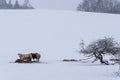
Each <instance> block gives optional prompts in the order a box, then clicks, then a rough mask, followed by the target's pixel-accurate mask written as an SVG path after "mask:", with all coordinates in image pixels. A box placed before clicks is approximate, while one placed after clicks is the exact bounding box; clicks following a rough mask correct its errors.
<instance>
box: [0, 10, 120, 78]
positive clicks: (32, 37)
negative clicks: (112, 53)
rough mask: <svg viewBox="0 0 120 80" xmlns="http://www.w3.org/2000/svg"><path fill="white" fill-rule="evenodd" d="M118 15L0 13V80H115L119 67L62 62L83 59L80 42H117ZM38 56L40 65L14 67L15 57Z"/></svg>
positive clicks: (60, 12)
mask: <svg viewBox="0 0 120 80" xmlns="http://www.w3.org/2000/svg"><path fill="white" fill-rule="evenodd" d="M119 21H120V15H113V14H99V13H85V12H72V11H54V10H13V11H11V10H1V11H0V80H36V79H37V80H40V79H42V80H80V79H81V80H118V79H120V77H117V76H116V75H115V72H116V71H117V70H118V65H110V66H106V65H101V64H100V63H90V62H88V63H83V62H61V61H60V60H62V59H71V58H73V59H83V58H84V57H81V56H80V54H78V53H77V50H78V48H79V43H80V40H81V39H84V40H85V42H87V43H89V42H90V41H92V40H96V39H98V38H102V37H104V36H113V37H114V38H115V39H117V40H118V41H119V40H120V30H119V29H120V28H119V25H120V22H119ZM30 52H40V53H41V55H42V58H41V63H40V64H15V63H9V62H14V61H15V60H16V59H17V58H18V56H17V54H18V53H30Z"/></svg>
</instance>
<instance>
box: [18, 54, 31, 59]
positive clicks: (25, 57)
mask: <svg viewBox="0 0 120 80" xmlns="http://www.w3.org/2000/svg"><path fill="white" fill-rule="evenodd" d="M18 56H19V58H20V60H22V61H25V60H27V61H28V59H29V61H31V60H32V54H21V53H19V54H18Z"/></svg>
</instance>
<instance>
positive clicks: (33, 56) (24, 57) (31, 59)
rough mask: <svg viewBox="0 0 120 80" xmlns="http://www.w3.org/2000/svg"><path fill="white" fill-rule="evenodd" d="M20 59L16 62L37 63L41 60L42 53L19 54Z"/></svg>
mask: <svg viewBox="0 0 120 80" xmlns="http://www.w3.org/2000/svg"><path fill="white" fill-rule="evenodd" d="M18 56H19V59H17V60H16V61H15V63H35V62H39V60H40V58H41V55H40V54H39V53H29V54H21V53H19V54H18Z"/></svg>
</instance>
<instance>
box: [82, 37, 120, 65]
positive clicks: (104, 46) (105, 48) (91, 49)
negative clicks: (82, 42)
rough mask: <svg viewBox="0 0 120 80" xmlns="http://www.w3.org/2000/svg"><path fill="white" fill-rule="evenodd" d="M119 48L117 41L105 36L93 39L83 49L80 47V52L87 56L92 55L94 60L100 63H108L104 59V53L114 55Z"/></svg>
mask: <svg viewBox="0 0 120 80" xmlns="http://www.w3.org/2000/svg"><path fill="white" fill-rule="evenodd" d="M119 50H120V46H119V43H117V42H116V41H115V40H114V38H112V37H105V38H103V39H98V40H96V41H93V42H92V43H91V44H89V45H88V46H86V47H85V48H84V49H80V53H82V54H84V55H85V56H87V57H91V56H92V57H94V58H95V60H94V61H97V60H99V61H100V62H101V63H104V64H106V65H108V64H109V63H108V61H105V60H104V55H106V54H112V55H115V54H116V53H117V52H118V51H119ZM94 61H93V62H94Z"/></svg>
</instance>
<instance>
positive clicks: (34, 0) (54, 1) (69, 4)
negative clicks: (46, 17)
mask: <svg viewBox="0 0 120 80" xmlns="http://www.w3.org/2000/svg"><path fill="white" fill-rule="evenodd" d="M12 1H13V2H14V0H12ZM19 1H20V2H23V1H24V0H19ZM80 1H81V0H30V3H31V4H32V5H33V6H34V7H35V8H37V9H57V10H76V7H77V6H78V4H79V3H80Z"/></svg>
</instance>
